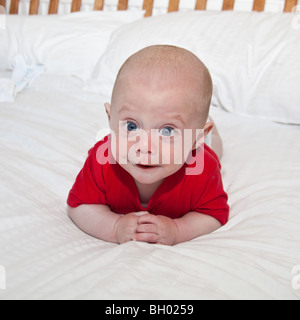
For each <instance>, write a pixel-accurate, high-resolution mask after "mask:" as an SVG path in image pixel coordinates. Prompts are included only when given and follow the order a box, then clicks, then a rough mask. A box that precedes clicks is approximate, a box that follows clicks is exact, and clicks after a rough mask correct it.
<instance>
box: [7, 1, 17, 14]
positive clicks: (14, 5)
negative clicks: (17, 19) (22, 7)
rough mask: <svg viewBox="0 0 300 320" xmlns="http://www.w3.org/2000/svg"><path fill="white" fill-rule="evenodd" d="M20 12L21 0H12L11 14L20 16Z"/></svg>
mask: <svg viewBox="0 0 300 320" xmlns="http://www.w3.org/2000/svg"><path fill="white" fill-rule="evenodd" d="M18 12H19V0H11V2H10V8H9V14H18Z"/></svg>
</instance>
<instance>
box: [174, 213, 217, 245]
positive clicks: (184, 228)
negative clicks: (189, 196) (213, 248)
mask: <svg viewBox="0 0 300 320" xmlns="http://www.w3.org/2000/svg"><path fill="white" fill-rule="evenodd" d="M174 221H175V223H176V225H177V229H178V234H177V237H176V244H178V243H181V242H186V241H190V240H192V239H195V238H197V237H200V236H203V235H205V234H209V233H211V232H213V231H215V230H217V229H219V228H220V227H221V223H220V222H219V221H218V220H217V219H215V218H213V217H211V216H209V215H205V214H201V213H198V212H190V213H188V214H186V215H185V216H183V217H182V218H180V219H175V220H174Z"/></svg>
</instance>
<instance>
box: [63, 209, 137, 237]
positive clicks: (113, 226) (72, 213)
mask: <svg viewBox="0 0 300 320" xmlns="http://www.w3.org/2000/svg"><path fill="white" fill-rule="evenodd" d="M142 214H143V213H136V212H134V213H130V214H127V215H125V216H122V215H119V214H116V213H114V212H112V211H111V210H110V208H109V207H108V206H105V205H81V206H79V207H77V208H71V207H68V215H69V217H70V218H71V219H72V220H73V222H74V223H75V224H76V225H77V227H78V228H79V229H81V230H82V231H84V232H85V233H87V234H89V235H91V236H93V237H95V238H98V239H101V240H104V241H108V242H113V243H125V242H128V241H131V240H132V235H133V234H134V233H135V232H136V229H137V222H138V218H139V216H141V215H142Z"/></svg>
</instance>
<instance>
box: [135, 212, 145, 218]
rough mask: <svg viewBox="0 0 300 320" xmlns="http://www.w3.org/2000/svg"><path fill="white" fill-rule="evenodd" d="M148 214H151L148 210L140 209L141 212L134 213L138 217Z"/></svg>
mask: <svg viewBox="0 0 300 320" xmlns="http://www.w3.org/2000/svg"><path fill="white" fill-rule="evenodd" d="M146 214H149V212H147V211H140V212H135V213H134V215H135V216H136V217H142V216H144V215H146Z"/></svg>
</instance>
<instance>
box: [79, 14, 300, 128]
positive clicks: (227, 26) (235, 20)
mask: <svg viewBox="0 0 300 320" xmlns="http://www.w3.org/2000/svg"><path fill="white" fill-rule="evenodd" d="M294 19H295V15H293V14H283V13H280V14H270V13H252V12H251V13H243V12H222V13H219V12H217V13H216V12H214V13H213V12H193V13H174V14H169V15H166V16H159V17H154V18H149V19H144V20H143V21H137V22H133V23H131V24H128V25H126V26H124V27H122V28H120V29H118V30H116V31H115V33H114V34H113V35H112V39H111V42H110V44H109V46H108V48H107V50H106V52H105V54H104V55H103V56H102V58H101V59H100V60H99V62H98V64H97V66H96V68H95V70H94V73H93V80H91V81H88V82H87V83H86V84H85V89H86V90H89V91H95V92H101V93H102V94H105V95H107V96H110V95H111V91H112V87H113V84H114V81H115V77H116V75H117V72H118V70H119V68H120V67H121V65H122V64H123V63H124V61H125V60H126V59H127V58H128V57H129V56H130V55H132V54H133V53H135V52H136V51H138V50H140V49H142V48H144V47H146V46H149V45H154V44H172V45H177V46H181V47H183V48H186V49H188V50H191V51H192V52H194V53H195V54H196V55H197V56H198V57H199V58H200V59H202V61H203V62H204V63H205V64H206V65H207V66H208V68H209V69H210V71H211V73H212V77H213V81H214V95H213V105H219V106H222V107H223V108H224V109H225V110H227V111H230V112H235V113H238V114H244V115H251V116H256V117H261V118H266V119H271V120H274V121H279V122H284V123H296V124H300V112H299V108H300V94H299V88H300V59H299V57H300V28H295V27H293V26H294V25H295V24H293V22H294Z"/></svg>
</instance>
